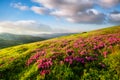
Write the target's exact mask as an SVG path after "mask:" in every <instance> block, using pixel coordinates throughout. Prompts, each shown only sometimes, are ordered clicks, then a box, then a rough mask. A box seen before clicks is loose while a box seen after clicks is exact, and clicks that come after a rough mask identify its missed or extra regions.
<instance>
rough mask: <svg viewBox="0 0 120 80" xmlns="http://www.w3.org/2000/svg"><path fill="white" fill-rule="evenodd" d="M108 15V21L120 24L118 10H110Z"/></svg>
mask: <svg viewBox="0 0 120 80" xmlns="http://www.w3.org/2000/svg"><path fill="white" fill-rule="evenodd" d="M109 17H110V23H113V24H120V12H118V11H114V12H111V13H110V15H109Z"/></svg>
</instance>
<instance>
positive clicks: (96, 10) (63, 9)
mask: <svg viewBox="0 0 120 80" xmlns="http://www.w3.org/2000/svg"><path fill="white" fill-rule="evenodd" d="M32 1H33V2H36V3H38V4H40V6H34V5H33V6H32V7H31V8H30V10H32V11H33V12H35V13H37V14H42V15H43V14H45V15H50V16H55V17H57V18H60V19H65V20H66V21H69V22H73V23H82V24H103V23H108V22H109V23H112V22H114V23H118V22H119V14H115V13H114V14H113V13H110V11H112V9H115V8H113V7H115V6H117V5H118V4H120V0H32ZM96 6H97V7H96ZM14 7H15V8H19V9H21V10H27V9H28V7H27V6H24V5H22V4H21V3H15V4H14ZM20 7H24V8H25V7H27V8H26V9H24V8H20ZM108 15H109V16H108Z"/></svg>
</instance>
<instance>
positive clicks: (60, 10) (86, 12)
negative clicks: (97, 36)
mask: <svg viewBox="0 0 120 80" xmlns="http://www.w3.org/2000/svg"><path fill="white" fill-rule="evenodd" d="M0 13H1V14H0V33H12V34H22V35H23V34H24V35H34V34H52V33H78V32H84V31H91V30H97V29H101V28H107V27H110V26H114V25H120V1H119V0H71V1H69V0H1V2H0Z"/></svg>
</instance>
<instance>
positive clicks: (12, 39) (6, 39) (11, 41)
mask: <svg viewBox="0 0 120 80" xmlns="http://www.w3.org/2000/svg"><path fill="white" fill-rule="evenodd" d="M41 40H45V39H44V38H41V37H37V36H31V35H16V34H10V33H1V34H0V48H5V47H9V46H14V45H19V44H24V43H30V42H35V41H41Z"/></svg>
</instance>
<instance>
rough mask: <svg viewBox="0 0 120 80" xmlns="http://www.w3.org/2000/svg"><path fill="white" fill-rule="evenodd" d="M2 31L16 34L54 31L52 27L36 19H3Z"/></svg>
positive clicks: (0, 27)
mask: <svg viewBox="0 0 120 80" xmlns="http://www.w3.org/2000/svg"><path fill="white" fill-rule="evenodd" d="M0 32H10V33H16V34H33V33H43V32H46V33H47V32H52V29H51V28H50V27H49V26H47V25H44V24H40V23H38V22H36V21H34V20H21V21H2V22H0Z"/></svg>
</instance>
